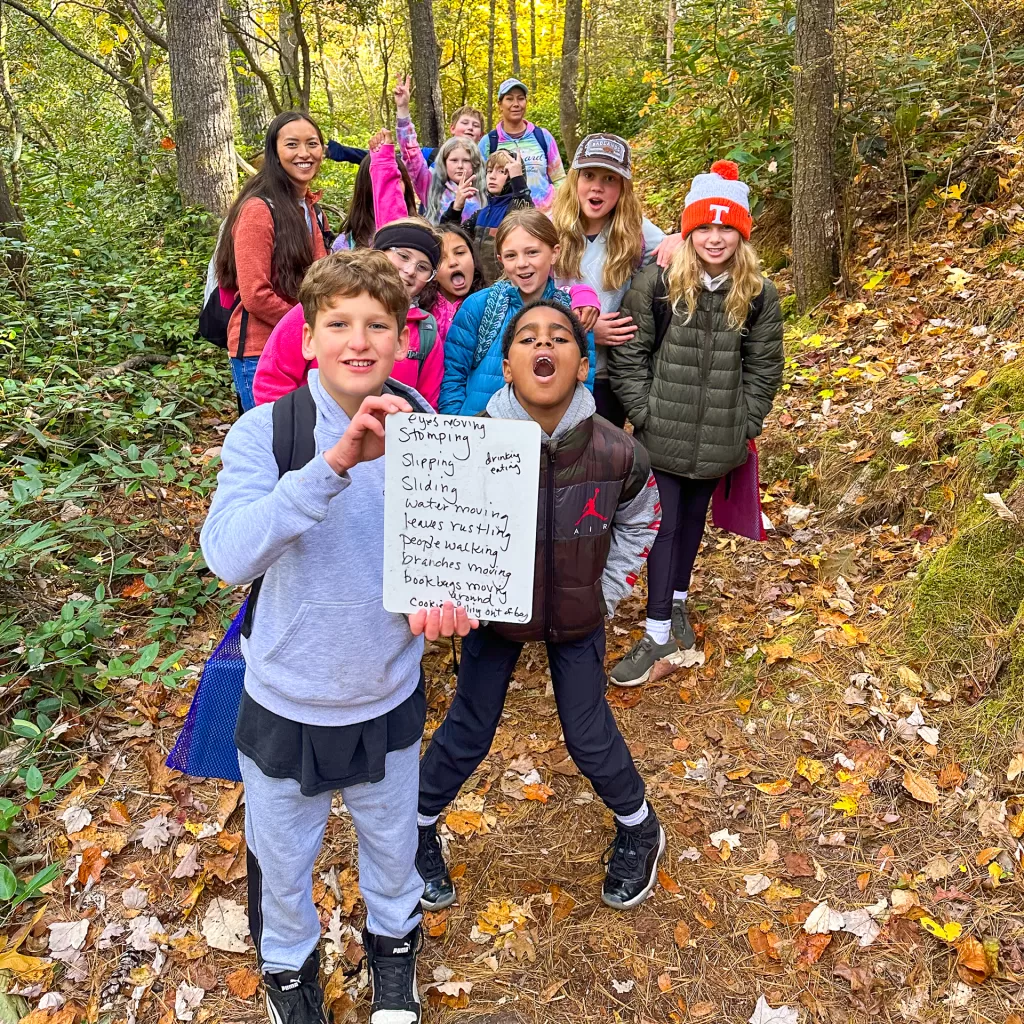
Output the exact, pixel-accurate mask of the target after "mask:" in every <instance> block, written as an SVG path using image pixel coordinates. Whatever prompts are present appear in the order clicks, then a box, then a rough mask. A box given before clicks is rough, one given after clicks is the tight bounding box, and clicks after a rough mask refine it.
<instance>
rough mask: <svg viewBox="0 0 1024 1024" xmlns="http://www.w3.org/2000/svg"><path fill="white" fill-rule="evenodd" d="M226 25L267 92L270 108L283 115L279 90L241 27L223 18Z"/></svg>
mask: <svg viewBox="0 0 1024 1024" xmlns="http://www.w3.org/2000/svg"><path fill="white" fill-rule="evenodd" d="M221 21H222V22H223V23H224V27H225V28H226V29H227V30H228V33H229V34H230V36H231V38H232V39H234V41H235V45H236V46H237V47H238V48H239V49H240V50H241V51H242V53H243V54H244V55H245V60H246V63H248V65H249V68H250V70H251V71H252V73H253V74H254V75H255V76H256V77H257V78H258V79H259V80H260V81H261V82H262V83H263V86H264V88H265V89H266V90H267V99H269V100H270V106H271V107H272V108H273V110H274V114H275V115H276V114H280V113H281V101H280V100H279V99H278V98H277V90H276V89H275V88H274V83H273V81H272V80H271V78H270V75H268V74H267V73H266V71H264V70H263V68H262V67H260V62H259V60H258V59H257V57H256V55H255V54H254V53H253V52H252V50H251V49H250V48H249V44H248V43H246V41H245V38H244V35H243V33H242V31H241V29H239V27H238V26H237V25H236V24H235V23H234V22H233V21H232V20H231V19H230V18H221Z"/></svg>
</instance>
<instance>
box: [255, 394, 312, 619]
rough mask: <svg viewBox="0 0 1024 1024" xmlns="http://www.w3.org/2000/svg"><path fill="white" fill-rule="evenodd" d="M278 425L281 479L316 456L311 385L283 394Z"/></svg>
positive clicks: (277, 404) (277, 458)
mask: <svg viewBox="0 0 1024 1024" xmlns="http://www.w3.org/2000/svg"><path fill="white" fill-rule="evenodd" d="M271 415H272V418H273V422H274V431H273V435H274V461H275V462H276V463H277V476H278V479H280V478H281V477H283V476H284V475H285V473H288V472H290V471H291V470H293V469H301V468H302V467H303V466H305V465H306V463H307V462H312V461H313V456H314V455H316V441H315V439H314V437H313V428H314V427H315V426H316V403H315V402H314V401H313V396H312V394H310V391H309V385H308V384H303V385H302V387H301V388H299V389H298V390H296V391H290V392H289V393H288V394H287V395H282V396H281V397H280V398H279V399H278V400H277V401H276V402H275V403H274V408H273V409H272V410H271ZM262 586H263V577H262V576H260V577H259V578H258V579H255V580H253V581H252V586H251V587H250V588H249V600H248V601H247V602H246V606H245V618H244V619H243V620H242V636H244V637H245V638H246V639H248V638H249V636H250V635H251V634H252V620H253V616H254V615H255V614H256V601H257V599H258V598H259V596H260V587H262Z"/></svg>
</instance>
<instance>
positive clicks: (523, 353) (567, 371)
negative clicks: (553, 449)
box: [502, 306, 590, 434]
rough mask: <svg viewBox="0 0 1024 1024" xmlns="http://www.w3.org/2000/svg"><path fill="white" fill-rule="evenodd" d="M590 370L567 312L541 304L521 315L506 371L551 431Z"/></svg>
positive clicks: (523, 399)
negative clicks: (581, 353)
mask: <svg viewBox="0 0 1024 1024" xmlns="http://www.w3.org/2000/svg"><path fill="white" fill-rule="evenodd" d="M589 372H590V363H589V361H588V359H587V357H586V356H581V355H580V347H579V343H578V342H577V340H576V335H575V334H574V333H573V329H572V325H571V324H570V322H569V316H568V314H567V313H564V312H561V311H559V310H557V309H549V308H548V307H547V306H537V307H536V308H535V309H531V310H528V311H527V312H526V313H524V314H523V316H522V318H521V319H520V321H519V323H518V324H517V325H516V332H515V334H514V335H513V337H512V344H511V346H510V347H509V350H508V355H507V356H506V357H505V359H504V361H503V363H502V373H503V374H504V377H505V381H506V382H507V383H509V384H511V385H512V387H513V388H514V389H515V393H516V398H517V399H518V400H519V404H520V405H521V406H522V407H523V408H524V409H525V410H526V411H527V412H528V413H529V414H530V416H531V418H533V419H535V420H536V421H537V422H538V423H540V425H541V427H543V428H544V430H545V431H546V432H547V433H549V434H550V433H551V432H552V430H554V428H555V427H556V426H558V423H559V421H560V420H561V418H562V416H563V415H564V413H565V410H566V409H567V408H568V407H569V403H570V402H571V401H572V396H573V394H574V393H575V391H576V384H577V382H579V381H585V380H586V379H587V374H588V373H589Z"/></svg>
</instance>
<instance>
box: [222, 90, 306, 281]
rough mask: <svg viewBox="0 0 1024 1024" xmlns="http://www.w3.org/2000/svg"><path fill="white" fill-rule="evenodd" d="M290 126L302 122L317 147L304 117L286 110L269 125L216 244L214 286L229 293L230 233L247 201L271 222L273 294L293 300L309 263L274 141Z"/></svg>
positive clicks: (302, 225)
mask: <svg viewBox="0 0 1024 1024" xmlns="http://www.w3.org/2000/svg"><path fill="white" fill-rule="evenodd" d="M294 121H308V122H309V123H310V124H311V125H312V126H313V128H314V129H315V130H316V133H317V135H318V136H319V138H320V144H321V145H323V141H324V137H323V133H322V132H321V131H320V127H319V125H318V124H317V123H316V121H314V120H313V118H311V117H310V116H309V114H303V113H300V112H299V111H297V110H286V111H285V112H284V113H283V114H278V115H277V117H275V118H274V120H273V121H271V122H270V127H269V128H268V129H267V137H266V140H265V142H264V144H263V165H262V166H261V167H260V169H259V171H258V173H257V174H256V175H255V176H254V177H252V178H250V179H249V180H248V181H247V182H246V183H245V185H244V186H243V187H242V191H241V192H239V194H238V198H237V199H236V200H235V201H234V203H233V204H232V206H231V209H230V211H229V212H228V215H227V218H226V219H225V221H224V227H223V229H222V230H221V235H220V242H219V243H218V245H217V261H216V269H217V281H218V283H219V284H220V286H221V287H222V288H226V289H228V290H229V291H234V290H235V289H236V288H237V287H238V272H237V269H236V267H235V242H234V239H233V238H232V237H231V234H232V230H233V229H234V226H235V223H236V221H237V220H238V216H239V214H240V213H241V210H242V207H243V206H245V204H246V203H247V202H248V201H249V200H250V199H258V200H262V201H264V202H266V203H267V204H268V205H269V206H270V207H271V213H272V215H273V218H274V255H273V257H272V259H271V266H270V281H271V284H272V285H273V288H274V291H276V292H277V293H278V294H279V295H284V296H286V297H288V298H291V297H293V296H295V295H297V294H298V291H299V285H300V284H301V283H302V278H303V277H304V276H305V273H306V271H307V270H308V269H309V265H310V264H311V263H312V262H313V240H312V239H311V238H310V233H309V228H308V227H307V226H306V218H305V217H304V216H303V213H302V209H301V207H300V206H299V204H298V203H297V202H296V201H295V185H294V183H293V182H292V179H291V178H289V177H288V172H287V171H286V170H285V169H284V167H283V166H282V164H281V158H280V157H279V156H278V155H277V137H278V135H279V134H280V133H281V129H282V128H284V127H285V125H288V124H291V123H292V122H294Z"/></svg>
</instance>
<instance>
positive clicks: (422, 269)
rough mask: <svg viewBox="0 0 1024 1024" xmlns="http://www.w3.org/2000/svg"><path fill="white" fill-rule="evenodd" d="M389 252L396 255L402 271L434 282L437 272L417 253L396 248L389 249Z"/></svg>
mask: <svg viewBox="0 0 1024 1024" xmlns="http://www.w3.org/2000/svg"><path fill="white" fill-rule="evenodd" d="M388 252H393V253H394V254H395V258H396V259H397V260H398V266H399V267H400V268H401V269H402V270H404V271H406V272H407V273H410V274H415V275H416V276H417V277H425V278H426V279H427V280H428V281H433V280H434V275H435V274H436V273H437V271H436V270H435V269H434V268H433V267H432V266H431V265H430V264H429V263H427V261H426V260H422V259H420V258H419V257H418V256H417V255H416V254H415V253H412V252H409V250H408V249H394V248H392V249H388Z"/></svg>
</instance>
